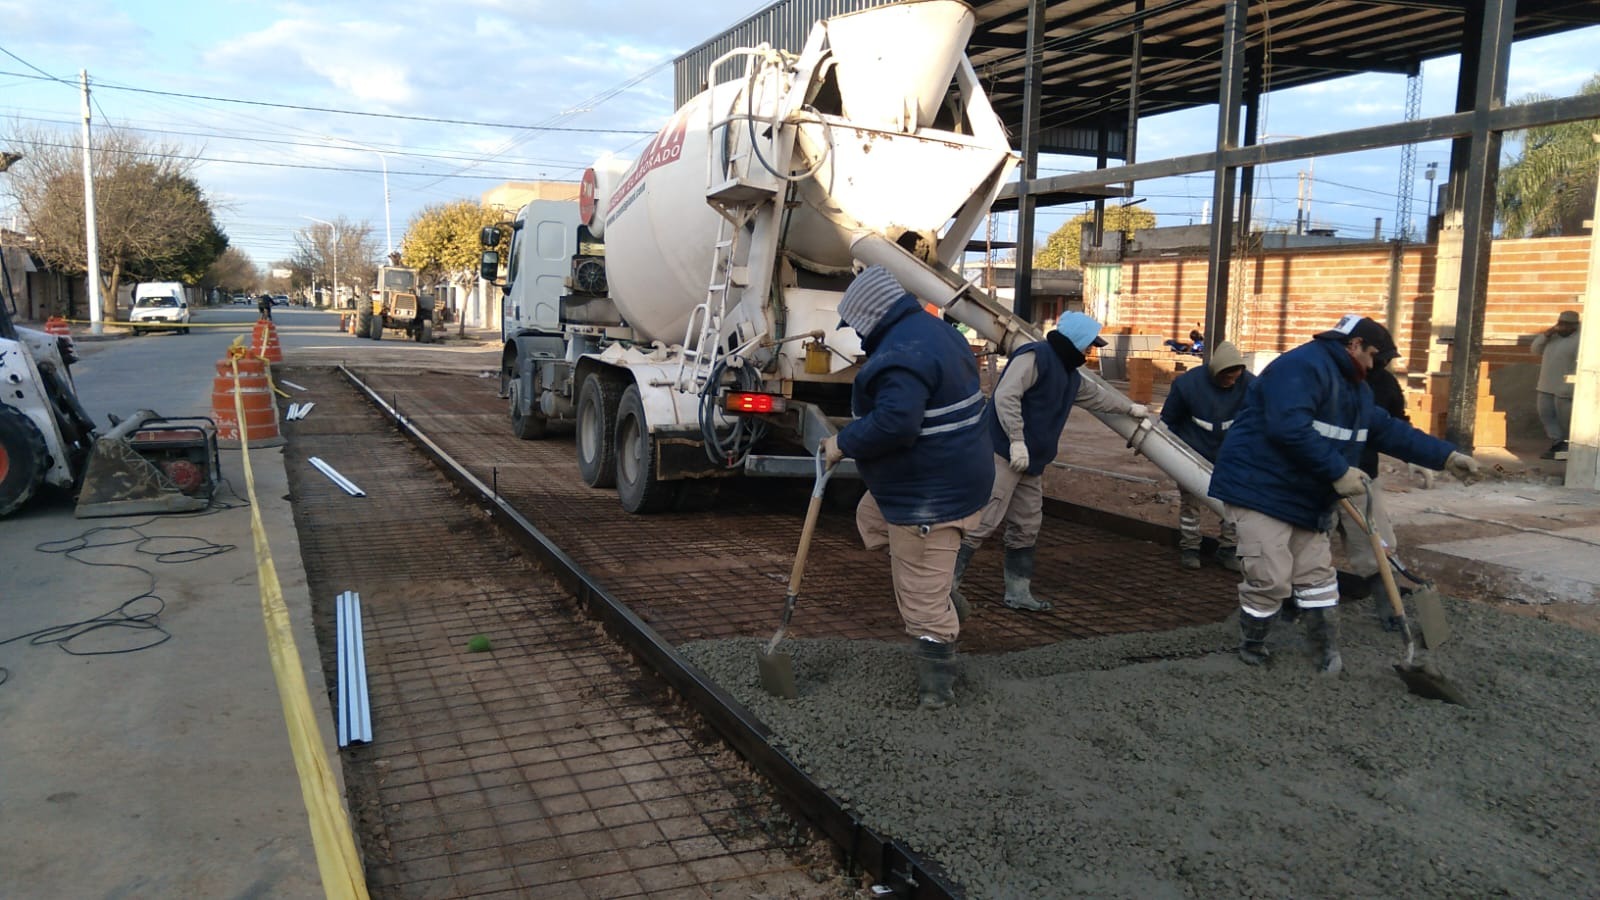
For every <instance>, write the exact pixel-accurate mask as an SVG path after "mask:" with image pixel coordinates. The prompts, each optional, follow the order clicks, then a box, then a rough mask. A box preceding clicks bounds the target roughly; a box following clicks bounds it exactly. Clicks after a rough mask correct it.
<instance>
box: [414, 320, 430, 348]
mask: <svg viewBox="0 0 1600 900" xmlns="http://www.w3.org/2000/svg"><path fill="white" fill-rule="evenodd" d="M417 334H418V335H419V336H418V338H417V340H418V341H419V342H421V343H424V344H431V343H433V322H432V321H427V322H423V323H422V327H421V328H419V329H418V330H417Z"/></svg>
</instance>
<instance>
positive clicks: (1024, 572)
mask: <svg viewBox="0 0 1600 900" xmlns="http://www.w3.org/2000/svg"><path fill="white" fill-rule="evenodd" d="M1105 343H1106V341H1105V338H1102V337H1100V323H1099V322H1097V321H1095V320H1094V319H1093V318H1092V317H1090V316H1087V315H1084V314H1083V313H1081V312H1068V313H1063V314H1062V316H1061V318H1060V320H1058V321H1057V322H1056V327H1055V328H1053V329H1051V330H1050V331H1049V332H1048V333H1047V334H1046V335H1045V339H1044V340H1042V341H1033V342H1031V343H1027V344H1023V345H1022V346H1021V347H1018V348H1017V349H1015V350H1013V351H1011V355H1010V359H1009V360H1008V361H1007V362H1006V368H1005V371H1004V372H1003V373H1001V375H1000V381H999V383H998V384H996V385H995V389H994V402H993V403H992V404H990V406H989V410H988V412H986V413H985V414H984V423H985V429H986V430H987V432H988V434H989V440H990V442H991V444H990V446H991V449H992V451H993V453H992V456H993V465H994V488H993V489H992V490H991V491H990V492H989V502H988V504H987V505H986V506H985V507H984V510H983V518H982V520H980V521H979V523H978V527H977V528H975V529H973V530H972V531H969V532H968V533H967V536H966V537H964V538H962V540H961V550H960V552H959V553H958V554H957V555H956V571H955V587H953V589H952V592H951V599H952V600H953V601H954V602H955V603H956V606H957V609H958V611H960V612H962V614H963V615H964V614H965V608H966V605H967V601H966V598H965V597H964V596H962V594H961V591H960V589H959V585H960V583H961V578H962V575H963V574H965V573H966V570H967V566H968V564H970V563H971V562H972V556H973V554H974V553H976V552H977V551H978V547H980V546H981V545H982V544H983V542H984V541H985V540H986V539H988V537H989V536H990V535H991V534H994V532H995V529H997V528H999V527H1000V525H1001V524H1002V523H1004V524H1005V526H1006V531H1005V548H1006V553H1005V569H1004V574H1005V597H1004V603H1005V605H1006V606H1009V607H1011V608H1012V609H1020V610H1026V611H1029V612H1043V611H1046V610H1049V609H1051V608H1052V605H1051V603H1050V601H1049V600H1047V599H1044V598H1042V597H1037V596H1035V595H1034V593H1033V566H1034V554H1035V550H1036V545H1037V544H1038V542H1039V526H1040V525H1041V524H1043V522H1044V470H1045V467H1046V466H1048V465H1050V462H1051V461H1052V460H1054V459H1055V458H1056V449H1057V447H1058V445H1059V444H1060V443H1061V430H1062V429H1063V428H1065V427H1066V425H1067V416H1068V415H1069V414H1070V413H1071V412H1072V406H1073V403H1074V402H1076V403H1078V404H1080V405H1082V406H1084V407H1085V408H1087V409H1089V410H1091V411H1094V412H1110V413H1121V414H1123V415H1130V416H1133V417H1134V418H1137V419H1143V418H1145V417H1146V416H1148V415H1149V414H1150V411H1149V409H1148V408H1147V407H1145V406H1144V404H1141V403H1134V402H1132V401H1130V400H1129V399H1128V398H1127V397H1125V396H1123V395H1121V394H1119V393H1117V392H1115V391H1111V390H1107V389H1105V388H1103V387H1101V386H1099V385H1098V384H1096V383H1094V382H1092V381H1087V380H1085V379H1084V377H1083V375H1082V373H1081V372H1080V371H1079V370H1080V369H1081V368H1082V367H1083V364H1084V363H1085V362H1086V361H1087V356H1086V354H1088V353H1089V351H1090V350H1091V349H1092V348H1094V347H1103V346H1105Z"/></svg>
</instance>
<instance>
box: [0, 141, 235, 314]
mask: <svg viewBox="0 0 1600 900" xmlns="http://www.w3.org/2000/svg"><path fill="white" fill-rule="evenodd" d="M8 140H9V142H10V143H14V144H16V145H17V146H20V147H24V148H26V149H27V155H26V156H25V157H24V158H23V159H22V160H21V161H20V162H19V163H18V164H17V165H15V166H13V167H12V170H11V172H10V174H9V176H8V179H9V183H10V185H11V192H12V195H13V197H14V198H15V200H16V202H17V206H18V208H19V209H20V210H21V212H22V216H23V219H24V220H25V221H26V222H27V227H28V232H29V235H30V236H31V237H33V238H34V239H35V240H36V241H37V242H38V243H37V245H36V247H37V252H38V254H39V255H40V256H41V257H43V258H44V260H45V261H46V262H47V263H49V264H50V266H51V267H52V268H55V269H57V270H59V271H61V272H65V273H67V274H73V275H76V274H83V273H86V272H87V271H88V250H87V236H86V234H85V231H86V228H85V220H86V218H87V217H86V215H85V213H84V203H83V174H82V173H83V157H82V155H81V151H80V149H79V147H78V144H77V142H76V140H75V139H74V138H73V137H72V136H71V135H70V133H56V132H51V131H48V130H44V129H32V130H20V131H19V132H17V133H16V134H13V135H11V136H9V139H8ZM93 160H94V194H95V228H96V232H97V235H96V237H97V241H96V242H97V244H98V245H99V246H98V250H99V264H100V275H101V285H100V287H101V291H102V296H103V297H104V305H105V310H104V311H105V313H106V315H107V317H108V318H109V317H111V316H114V315H115V313H116V297H117V288H118V287H119V285H120V284H121V282H122V280H123V278H124V277H125V276H126V277H132V278H143V279H150V280H182V281H187V282H189V283H191V284H193V283H195V282H196V281H198V280H199V278H200V276H201V274H202V273H203V272H204V271H205V270H206V268H207V267H208V266H209V265H210V264H211V262H212V261H213V260H215V259H216V258H217V257H218V256H219V255H220V254H221V253H222V252H223V250H224V249H225V248H226V247H227V237H226V236H225V235H223V233H222V231H221V229H219V228H218V227H217V224H216V220H215V219H214V217H213V216H212V211H211V205H210V202H209V201H208V200H207V199H206V196H205V193H204V191H203V190H201V188H200V186H199V184H197V183H196V182H195V181H194V179H192V178H190V177H189V172H190V171H191V170H192V169H193V167H194V159H193V158H192V157H190V156H187V155H185V154H184V153H183V152H182V148H180V147H179V146H177V145H175V144H158V143H154V142H151V141H148V140H146V139H144V138H141V137H138V136H136V135H133V134H131V133H129V132H127V131H123V130H121V129H117V128H101V129H99V130H98V131H97V132H96V133H95V138H94V145H93Z"/></svg>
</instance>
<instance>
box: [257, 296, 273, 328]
mask: <svg viewBox="0 0 1600 900" xmlns="http://www.w3.org/2000/svg"><path fill="white" fill-rule="evenodd" d="M256 315H258V316H260V317H261V318H263V319H266V320H267V321H269V322H270V321H272V298H271V297H268V296H267V295H266V294H262V295H260V296H258V297H256Z"/></svg>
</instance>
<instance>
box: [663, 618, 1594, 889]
mask: <svg viewBox="0 0 1600 900" xmlns="http://www.w3.org/2000/svg"><path fill="white" fill-rule="evenodd" d="M1367 609H1369V607H1362V608H1360V609H1355V608H1351V609H1347V610H1346V612H1345V624H1346V627H1345V640H1344V647H1345V649H1344V659H1345V667H1346V671H1345V673H1344V674H1343V675H1340V676H1336V677H1328V676H1320V675H1317V674H1315V673H1314V672H1313V671H1312V664H1311V660H1310V658H1309V651H1308V650H1307V648H1306V647H1305V646H1304V643H1303V640H1302V638H1301V635H1300V633H1299V631H1298V630H1297V629H1296V628H1295V627H1291V626H1285V625H1283V624H1281V623H1280V624H1279V625H1278V626H1277V628H1276V629H1275V631H1274V635H1273V638H1272V641H1271V645H1272V646H1273V647H1274V650H1275V654H1276V655H1275V657H1274V659H1273V660H1272V663H1271V664H1270V665H1269V666H1267V667H1264V668H1260V669H1254V668H1249V667H1246V666H1244V665H1243V664H1241V663H1240V662H1239V661H1238V659H1237V658H1236V657H1235V655H1234V654H1233V652H1232V647H1233V646H1234V645H1235V644H1236V643H1237V631H1236V629H1237V624H1236V623H1235V622H1233V621H1229V622H1227V623H1222V624H1218V625H1215V626H1208V627H1202V628H1194V629H1185V630H1181V631H1175V632H1167V633H1162V634H1146V635H1128V636H1121V637H1116V638H1108V639H1097V640H1084V641H1069V642H1064V643H1061V644H1057V645H1054V646H1051V647H1045V648H1040V649H1037V650H1031V651H1027V652H1024V653H1017V654H1010V655H1003V656H992V657H981V658H980V657H966V658H964V659H963V660H962V677H961V680H960V681H959V683H958V685H957V698H958V702H957V705H956V706H954V707H952V708H949V709H946V710H943V711H939V712H934V713H927V712H920V711H918V710H917V709H916V708H915V699H914V687H913V685H914V675H913V672H914V662H913V660H912V659H911V658H910V656H909V650H908V649H907V648H906V647H905V646H903V645H886V644H861V643H844V642H828V641H819V642H795V643H794V644H792V645H791V646H790V647H789V649H790V651H791V652H792V653H793V655H794V660H795V669H796V672H797V675H798V677H799V679H800V684H801V692H802V693H801V697H800V699H799V700H797V701H787V702H786V701H780V700H776V699H774V698H772V697H770V696H768V695H766V694H765V693H764V692H763V691H762V690H761V689H760V687H759V686H758V684H757V681H756V666H755V655H756V653H757V647H758V645H757V642H752V641H725V642H705V643H699V644H692V645H689V646H687V647H685V648H684V652H685V653H686V655H688V656H689V657H690V658H691V659H692V660H693V661H694V662H695V663H696V664H697V665H699V666H701V667H702V668H703V669H704V670H705V671H706V672H708V673H709V674H710V675H711V676H712V677H714V678H716V679H717V680H718V681H720V682H721V683H723V684H724V685H725V686H727V687H728V688H729V690H730V691H732V692H733V694H734V695H735V696H736V697H738V698H739V700H741V701H742V702H744V703H746V704H748V705H749V706H750V707H751V708H752V709H753V710H754V711H755V712H756V714H757V715H758V716H759V717H760V718H761V719H762V720H763V721H765V722H767V723H768V724H769V725H771V727H772V729H773V731H774V733H775V734H776V735H777V736H778V740H779V742H780V743H781V744H782V745H783V746H785V747H786V748H787V749H788V750H789V751H790V752H791V753H793V754H794V755H795V757H796V758H797V759H798V760H799V761H800V762H801V764H802V765H804V766H805V767H806V768H807V769H808V770H809V771H811V772H812V773H813V775H814V777H816V778H818V779H819V780H820V781H821V782H822V783H823V784H824V785H826V786H828V787H829V789H831V790H832V791H834V792H836V793H837V794H838V795H839V796H841V797H843V798H844V799H845V800H846V801H847V802H848V803H849V804H850V805H851V806H853V807H854V808H855V809H857V810H858V811H859V812H860V813H861V814H862V815H863V816H864V817H865V818H866V820H867V821H868V823H869V824H871V825H872V826H874V827H877V828H880V829H882V830H883V831H885V832H887V833H889V834H894V835H897V836H899V837H901V838H903V839H904V840H906V841H908V842H909V843H910V844H911V845H912V846H913V847H915V848H916V849H918V850H919V851H920V852H922V853H924V854H926V855H927V856H929V857H931V858H932V859H934V860H937V861H938V862H939V863H941V864H943V865H944V866H946V867H947V871H948V874H949V876H950V877H951V878H952V879H953V880H954V881H956V882H958V883H960V884H961V885H963V886H964V887H965V889H966V891H967V894H968V896H971V897H975V898H981V897H1001V898H1009V897H1040V896H1076V895H1092V896H1102V897H1185V896H1263V895H1273V896H1342V897H1348V896H1407V895H1411V896H1468V895H1471V896H1484V895H1491V894H1509V895H1514V896H1563V895H1587V894H1589V893H1592V891H1593V886H1594V885H1595V884H1597V883H1600V854H1597V853H1596V851H1597V849H1600V820H1597V819H1596V818H1595V816H1594V815H1593V809H1592V806H1593V798H1594V797H1595V796H1597V795H1600V770H1597V769H1596V767H1595V766H1594V764H1593V761H1594V759H1595V757H1596V753H1597V751H1600V637H1597V636H1595V635H1592V634H1588V633H1586V632H1583V631H1579V630H1575V629H1571V628H1566V627H1563V626H1559V625H1554V624H1551V623H1547V622H1540V621H1536V620H1533V619H1530V618H1522V617H1512V616H1508V615H1505V614H1503V613H1501V612H1498V611H1496V610H1493V609H1490V608H1487V607H1484V606H1482V605H1478V604H1471V603H1462V602H1459V601H1449V602H1448V611H1449V613H1450V616H1451V621H1452V626H1453V627H1454V628H1455V630H1456V637H1455V639H1454V640H1453V641H1452V642H1451V643H1449V644H1447V645H1445V647H1443V648H1441V649H1440V650H1439V651H1437V652H1435V653H1433V654H1432V659H1433V661H1434V663H1435V664H1436V665H1437V666H1438V668H1439V670H1440V671H1442V672H1443V673H1444V674H1445V675H1446V676H1447V677H1448V678H1449V679H1450V681H1451V682H1452V683H1453V684H1455V685H1456V686H1458V687H1459V688H1461V689H1462V690H1463V691H1464V692H1465V693H1466V694H1467V695H1468V697H1469V699H1470V700H1471V702H1472V706H1471V707H1460V706H1453V705H1449V704H1445V703H1442V702H1439V701H1434V700H1426V699H1422V698H1420V697H1417V696H1414V695H1411V694H1408V693H1407V692H1406V689H1405V687H1404V685H1403V683H1402V682H1401V680H1400V679H1399V677H1398V676H1397V675H1395V674H1394V673H1393V671H1392V670H1391V669H1390V663H1391V662H1392V661H1393V660H1394V659H1395V658H1397V657H1398V655H1399V651H1400V649H1401V647H1400V643H1401V642H1400V639H1399V638H1398V637H1397V636H1396V635H1394V634H1392V633H1387V632H1384V631H1382V630H1381V629H1379V628H1378V627H1377V626H1376V624H1375V623H1374V621H1373V619H1372V617H1371V616H1370V614H1368V613H1367V612H1366V610H1367Z"/></svg>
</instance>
